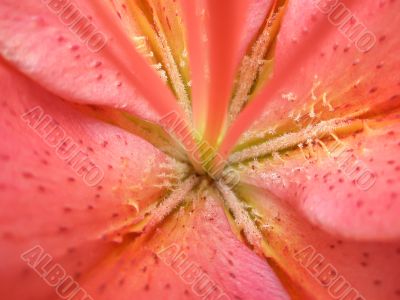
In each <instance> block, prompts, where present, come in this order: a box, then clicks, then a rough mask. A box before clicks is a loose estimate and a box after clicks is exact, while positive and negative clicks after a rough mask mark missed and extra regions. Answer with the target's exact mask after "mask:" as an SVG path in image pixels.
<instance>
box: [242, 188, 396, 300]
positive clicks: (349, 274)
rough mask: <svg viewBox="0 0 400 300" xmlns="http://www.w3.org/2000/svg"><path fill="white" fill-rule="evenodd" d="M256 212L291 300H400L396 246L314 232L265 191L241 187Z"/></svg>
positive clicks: (313, 228) (295, 212)
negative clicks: (399, 298)
mask: <svg viewBox="0 0 400 300" xmlns="http://www.w3.org/2000/svg"><path fill="white" fill-rule="evenodd" d="M241 195H242V196H243V197H244V198H245V199H246V200H247V201H248V203H249V204H250V205H251V206H252V207H254V208H256V210H257V211H258V212H259V213H260V214H259V218H260V219H259V222H260V223H259V225H260V228H263V234H264V236H265V239H266V242H267V246H266V254H267V255H268V256H269V257H270V262H272V263H273V265H274V266H275V267H276V268H275V269H276V271H277V272H278V273H279V274H281V275H282V276H281V278H282V281H283V282H284V283H285V285H287V286H289V287H290V288H289V291H290V294H291V296H292V298H294V299H388V300H389V299H390V300H392V299H393V300H395V299H398V297H399V294H400V290H399V286H398V278H399V275H400V274H399V269H398V268H397V266H398V265H399V263H400V244H399V242H398V241H393V242H377V241H370V242H366V241H354V240H348V239H343V238H341V237H338V236H336V235H331V234H329V233H327V232H326V231H324V230H321V228H319V227H316V226H313V225H312V224H310V222H308V221H307V220H306V219H305V218H304V217H303V216H302V215H301V214H299V213H298V212H297V211H296V209H294V208H293V207H291V205H290V204H288V203H284V202H282V201H280V199H277V198H276V197H274V196H273V195H271V194H270V193H269V192H267V191H266V190H263V189H260V188H256V187H254V186H244V187H241Z"/></svg>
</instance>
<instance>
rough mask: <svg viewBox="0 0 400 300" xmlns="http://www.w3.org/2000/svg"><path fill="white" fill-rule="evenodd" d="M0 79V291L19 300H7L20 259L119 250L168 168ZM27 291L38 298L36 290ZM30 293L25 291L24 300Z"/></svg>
mask: <svg viewBox="0 0 400 300" xmlns="http://www.w3.org/2000/svg"><path fill="white" fill-rule="evenodd" d="M0 72H1V75H0V76H1V78H2V80H1V83H0V85H1V90H2V96H1V105H2V109H1V116H2V120H3V124H4V125H3V126H2V127H1V130H0V132H1V133H0V136H1V138H2V140H3V141H7V142H5V143H3V145H2V149H1V152H0V162H1V166H2V172H1V175H0V198H1V201H0V206H1V209H0V219H1V233H0V236H1V238H0V243H1V247H0V249H1V250H0V251H1V253H2V254H1V256H2V257H7V258H8V259H7V262H4V263H3V264H2V266H1V269H2V270H1V272H0V274H1V280H2V282H3V283H4V284H2V288H1V291H2V294H3V295H10V297H7V298H8V299H16V298H18V299H24V298H23V297H17V296H15V295H16V294H15V293H17V295H18V294H19V293H21V292H22V291H21V289H19V288H18V285H16V284H15V282H18V281H20V280H23V279H24V277H23V276H22V275H23V274H25V273H26V272H25V273H24V272H23V270H25V269H26V268H27V265H26V264H24V262H23V261H22V260H21V258H20V255H21V254H22V253H23V252H25V251H27V250H29V249H30V248H32V247H34V246H35V245H40V246H41V247H42V248H43V249H45V251H46V252H48V253H49V254H50V255H51V256H53V257H57V258H60V259H61V258H63V257H65V256H67V257H68V253H69V252H70V251H74V250H76V252H77V253H79V254H76V255H75V254H73V255H72V258H73V261H74V262H75V263H76V261H79V260H82V259H83V257H84V256H86V253H84V251H83V249H92V250H91V251H94V250H93V249H97V251H98V252H97V253H99V254H100V253H104V252H106V251H108V248H109V244H107V243H105V242H104V241H103V240H106V241H108V240H112V241H115V242H119V239H118V229H119V228H120V227H121V226H124V225H125V224H126V223H127V222H129V221H130V220H131V218H132V217H133V216H135V215H136V213H137V212H138V211H139V210H141V209H142V208H143V207H146V206H147V205H148V204H149V203H153V202H154V201H156V200H157V199H158V197H159V196H160V193H161V192H162V189H161V188H159V187H158V185H159V184H160V181H161V180H160V178H157V176H153V175H152V174H153V172H155V173H157V174H159V173H162V172H167V170H165V167H162V163H167V162H168V161H167V159H166V156H165V155H164V154H163V153H161V152H160V151H158V150H157V149H155V148H154V147H153V146H152V145H150V144H148V143H147V142H145V141H144V140H141V139H139V138H137V137H135V136H133V135H130V134H127V133H126V132H124V131H123V130H121V129H119V128H116V127H113V126H111V125H108V124H106V123H101V122H99V121H98V120H96V119H93V118H90V117H87V116H85V115H83V114H82V113H80V112H78V110H76V109H75V108H74V107H73V106H71V104H70V103H66V102H63V101H62V100H61V99H60V98H58V97H55V96H54V95H52V94H50V93H49V92H47V91H46V90H44V89H43V88H42V87H40V86H39V85H37V84H36V83H34V82H32V81H31V80H30V79H28V78H26V77H24V76H23V75H21V74H19V73H17V72H16V71H15V70H12V69H11V68H10V67H9V66H6V65H5V64H4V63H3V62H2V63H1V69H0ZM132 149H135V151H134V152H132ZM163 168H164V170H163ZM171 168H172V167H171ZM27 224H29V226H27ZM79 247H82V250H79ZM94 257H97V255H94ZM91 262H92V260H91V259H88V260H87V263H88V264H89V265H90V263H91ZM83 265H85V266H86V264H83ZM82 268H83V269H84V267H82ZM82 268H81V267H80V265H79V264H78V266H74V267H73V271H74V272H81V271H82ZM32 272H33V271H32ZM27 281H29V280H27ZM29 282H30V281H29ZM10 288H11V289H14V290H13V291H7V290H8V289H10ZM32 288H33V289H34V290H36V289H37V288H38V289H39V292H42V288H43V284H42V285H40V284H39V285H36V284H33V286H32ZM16 289H18V290H19V291H17V290H16ZM24 289H25V288H24ZM24 289H22V290H24ZM44 291H46V289H44ZM30 292H32V290H30V288H28V286H27V287H26V290H25V292H24V293H25V295H29V293H30ZM13 295H14V296H15V297H14V296H13Z"/></svg>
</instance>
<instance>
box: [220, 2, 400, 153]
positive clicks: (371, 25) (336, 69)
mask: <svg viewBox="0 0 400 300" xmlns="http://www.w3.org/2000/svg"><path fill="white" fill-rule="evenodd" d="M326 2H329V1H321V3H326ZM340 3H342V5H344V8H343V9H346V8H348V9H349V14H350V15H349V16H352V17H353V19H351V20H354V18H357V20H359V22H361V24H362V25H360V26H362V28H364V29H365V30H369V31H370V32H372V34H373V35H375V36H376V45H374V46H373V47H372V49H370V50H369V51H367V52H362V51H360V50H358V49H357V48H356V45H357V41H358V40H357V39H353V40H355V41H356V43H354V42H352V40H351V39H348V38H347V37H346V35H344V34H343V33H342V32H341V31H340V26H341V25H340V26H339V25H338V26H334V25H332V24H331V23H330V21H328V16H327V15H326V14H323V13H322V12H321V10H320V9H319V8H318V6H317V4H316V2H315V1H312V0H310V1H307V2H306V3H305V2H304V1H291V2H290V3H289V5H288V11H287V13H286V16H285V18H284V21H283V24H282V29H281V32H280V34H279V38H278V43H277V48H276V56H275V61H276V67H275V71H274V77H273V79H272V80H271V81H270V82H269V83H268V84H267V86H266V87H265V88H264V90H262V91H261V92H260V93H259V95H257V96H256V98H255V99H254V100H253V101H252V103H251V104H250V105H248V107H247V108H246V109H245V110H244V111H243V113H242V114H241V115H240V116H239V118H238V120H237V121H236V122H235V123H234V124H233V125H232V127H231V129H230V130H229V132H228V133H227V138H226V139H225V141H224V144H223V145H222V146H221V152H222V153H223V154H224V155H227V154H228V153H229V151H230V149H231V148H232V147H233V146H234V144H235V142H236V141H237V139H238V138H239V137H240V135H241V134H242V133H243V132H244V131H245V130H246V129H248V128H249V127H250V126H251V125H253V123H254V120H255V119H258V121H257V125H256V126H253V129H265V128H267V127H268V126H271V125H272V124H273V125H275V124H277V123H280V122H281V120H290V112H291V111H293V110H300V109H301V108H302V105H305V106H306V107H307V109H308V110H307V112H303V114H304V113H306V114H307V113H308V112H309V106H310V104H311V90H312V88H313V86H314V84H315V83H316V82H317V80H319V81H320V82H321V83H322V84H321V86H320V87H319V89H317V91H318V97H322V92H323V91H326V92H327V95H328V98H330V99H332V98H339V97H340V99H339V100H337V101H338V103H341V104H342V105H343V106H345V107H344V109H341V110H337V111H336V112H335V113H336V116H337V115H339V114H344V113H349V111H356V110H357V109H362V108H366V106H368V105H375V104H379V103H382V102H384V101H387V100H389V99H391V98H392V97H393V96H394V95H396V94H397V93H398V91H399V86H398V83H399V78H398V76H396V72H397V70H398V68H399V59H398V56H397V55H396V49H398V47H399V44H400V40H399V38H398V35H397V32H396V29H395V28H397V27H398V25H399V24H400V19H399V17H398V16H397V15H396V13H395V12H396V11H397V10H398V7H397V6H398V4H399V3H398V2H395V1H389V2H385V3H383V2H382V3H381V2H376V1H368V2H365V1H364V2H362V3H361V2H357V3H356V2H354V3H353V2H351V1H341V2H340ZM341 7H342V6H341ZM334 11H335V10H334ZM337 11H339V12H340V10H339V9H338V10H337ZM337 11H336V12H337ZM300 16H301V17H300ZM350 22H352V21H349V24H350ZM355 22H356V23H354V24H357V21H355ZM345 24H347V23H345ZM351 24H353V23H351ZM346 26H347V27H343V28H344V29H342V31H343V30H344V31H346V30H347V29H348V24H347V25H346ZM350 32H351V31H350ZM348 36H349V35H348ZM360 44H361V43H360ZM361 50H362V49H361ZM364 50H365V49H364ZM315 76H317V77H318V78H317V80H316V79H315ZM359 79H362V81H361V83H358V84H357V82H358V80H359ZM354 85H355V86H354ZM375 92H376V93H375ZM288 93H293V95H294V96H295V97H296V101H293V102H289V101H287V100H286V99H285V98H284V96H283V95H285V94H286V95H287V94H288ZM342 108H343V107H342Z"/></svg>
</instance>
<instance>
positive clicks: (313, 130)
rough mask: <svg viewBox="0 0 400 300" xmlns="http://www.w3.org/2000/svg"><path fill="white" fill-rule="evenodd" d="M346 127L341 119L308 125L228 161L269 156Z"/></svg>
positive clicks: (346, 123) (253, 147) (242, 151)
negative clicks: (311, 138)
mask: <svg viewBox="0 0 400 300" xmlns="http://www.w3.org/2000/svg"><path fill="white" fill-rule="evenodd" d="M348 125H349V120H343V119H332V120H329V121H322V122H320V123H318V124H316V125H314V126H312V125H309V126H308V127H306V128H305V129H304V130H301V131H299V132H293V133H287V134H284V135H282V136H280V137H278V138H275V139H272V140H270V141H267V142H265V143H262V144H259V145H255V146H251V147H249V148H246V149H244V150H241V151H238V152H235V153H233V154H232V155H231V156H230V157H229V161H230V162H231V163H237V162H241V161H244V160H247V159H250V158H254V157H260V156H264V155H267V154H271V153H272V152H277V151H279V150H283V149H287V148H290V147H293V146H296V145H298V144H299V143H302V142H304V141H306V140H307V139H309V138H310V137H316V136H323V135H325V134H327V133H331V132H333V131H334V130H337V129H339V128H342V127H346V126H348Z"/></svg>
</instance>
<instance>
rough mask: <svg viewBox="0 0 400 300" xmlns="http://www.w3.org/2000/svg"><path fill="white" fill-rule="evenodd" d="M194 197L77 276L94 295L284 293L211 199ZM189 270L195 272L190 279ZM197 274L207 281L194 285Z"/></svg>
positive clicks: (280, 295)
mask: <svg viewBox="0 0 400 300" xmlns="http://www.w3.org/2000/svg"><path fill="white" fill-rule="evenodd" d="M194 201H195V203H194V204H193V206H192V207H188V208H186V209H184V208H181V211H179V212H177V213H176V214H175V215H173V216H172V217H170V218H169V219H168V220H167V221H166V222H165V223H164V224H163V225H161V227H160V228H159V229H157V230H156V232H155V233H154V235H153V236H151V237H149V238H148V239H145V240H140V239H139V240H136V241H129V242H127V244H126V246H125V247H124V248H123V249H121V251H119V252H118V253H116V254H115V255H113V257H110V258H108V259H105V260H104V262H103V263H102V264H101V269H100V266H99V269H96V270H95V271H94V276H93V277H90V278H87V281H84V282H82V283H83V286H84V287H85V288H86V289H87V290H88V291H89V293H91V294H92V295H93V298H94V299H109V298H110V297H113V298H116V299H121V300H124V299H131V298H132V297H135V299H159V298H166V299H186V298H187V299H198V298H199V297H200V298H202V297H206V295H207V289H208V288H210V287H211V286H214V287H216V291H215V294H213V295H210V296H208V297H209V299H235V298H236V299H239V298H240V299H271V300H272V299H288V296H287V295H286V292H285V291H284V290H283V289H282V286H281V285H280V283H279V282H278V280H277V278H276V277H275V275H274V274H273V272H272V269H271V268H270V267H269V266H268V265H267V263H266V262H265V261H263V260H262V259H261V258H260V257H258V256H256V255H255V254H254V253H252V252H251V251H250V250H249V249H248V248H247V247H246V246H244V245H243V244H242V243H241V242H239V241H238V240H237V238H236V237H235V236H234V235H233V234H232V232H231V229H230V226H229V223H228V222H227V219H226V217H225V215H224V211H223V209H222V207H221V206H220V205H219V204H218V203H216V202H215V201H216V199H215V198H212V197H210V198H208V199H207V200H205V199H204V200H200V199H196V200H194ZM174 259H177V260H176V262H175V263H172V265H171V262H172V261H173V260H174ZM189 265H191V267H188V266H189ZM186 268H188V269H186ZM185 270H187V271H186V272H185ZM190 270H191V271H192V272H193V273H194V274H196V276H195V275H194V274H193V278H192V279H190V276H189V275H190ZM182 274H183V275H182ZM199 276H204V278H203V279H202V280H204V281H199V282H202V283H203V284H204V285H206V284H207V282H208V283H209V284H210V287H208V288H207V289H205V290H202V289H201V288H200V287H201V285H200V284H199V285H196V284H195V283H194V282H196V281H195V280H196V278H200V277H199ZM210 282H211V283H210ZM196 292H197V294H196ZM227 296H228V297H229V298H228V297H227ZM207 299H208V298H207Z"/></svg>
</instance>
